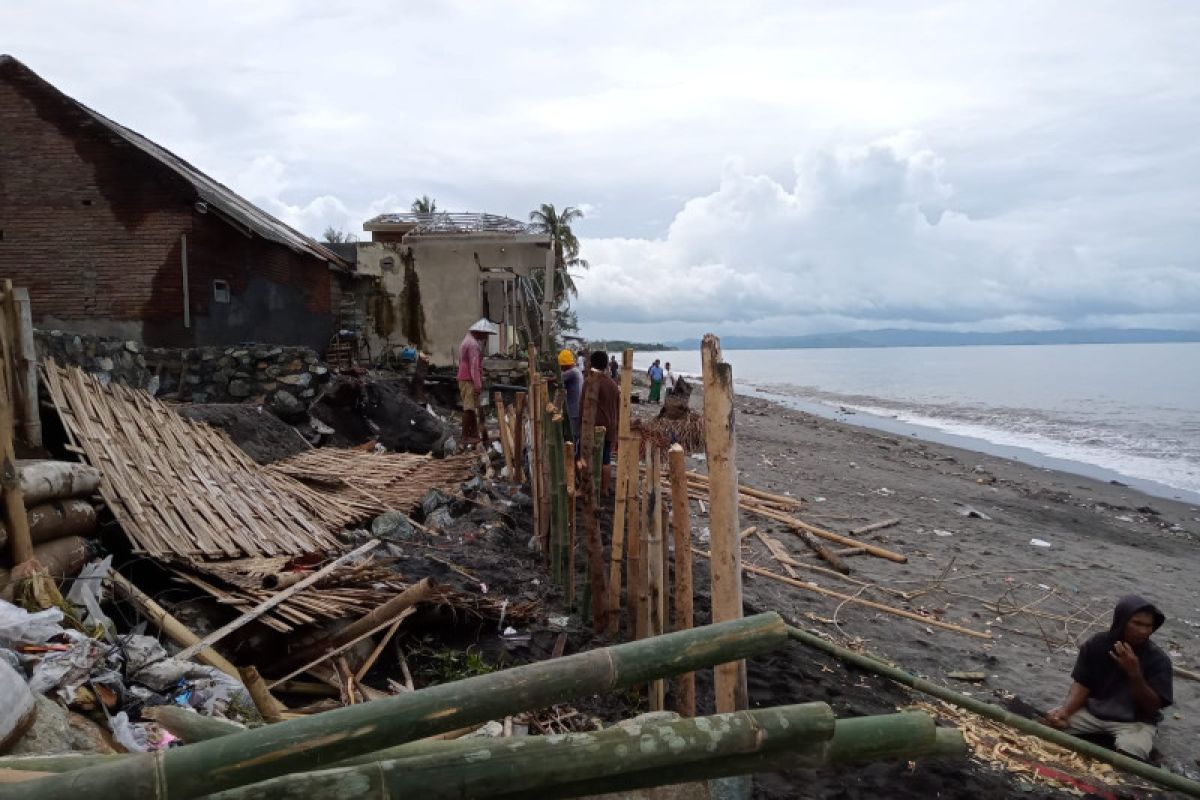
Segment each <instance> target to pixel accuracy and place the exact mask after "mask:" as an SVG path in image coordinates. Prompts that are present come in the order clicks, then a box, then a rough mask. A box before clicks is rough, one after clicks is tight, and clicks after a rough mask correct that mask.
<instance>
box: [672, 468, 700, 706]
mask: <svg viewBox="0 0 1200 800" xmlns="http://www.w3.org/2000/svg"><path fill="white" fill-rule="evenodd" d="M683 457H684V454H683V447H681V446H680V445H678V444H673V445H671V449H670V450H668V451H667V466H668V468H669V471H670V475H671V531H672V533H673V534H674V537H675V628H674V629H675V630H677V631H686V630H688V629H690V628H691V627H692V625H693V622H694V620H693V618H692V615H693V612H692V523H691V519H690V517H689V512H690V507H689V505H688V497H687V481H686V477H685V474H684V465H683ZM676 710H677V711H678V712H679V713H680V714H682V715H683V716H685V717H694V716H696V675H695V673H693V672H688V673H685V674H683V675H680V676H679V707H678V708H677V709H676Z"/></svg>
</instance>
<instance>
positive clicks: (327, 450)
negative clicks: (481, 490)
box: [264, 447, 475, 530]
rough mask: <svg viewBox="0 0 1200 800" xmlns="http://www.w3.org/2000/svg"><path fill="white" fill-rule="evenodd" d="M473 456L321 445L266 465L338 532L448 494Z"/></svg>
mask: <svg viewBox="0 0 1200 800" xmlns="http://www.w3.org/2000/svg"><path fill="white" fill-rule="evenodd" d="M474 460H475V457H474V456H473V455H469V454H468V455H457V456H448V457H446V458H432V457H431V456H421V455H414V454H412V453H374V452H362V451H361V450H355V449H352V448H333V447H319V448H316V449H313V450H307V451H305V452H303V453H301V454H299V455H297V456H293V457H292V458H288V459H284V460H283V461H277V462H275V463H274V464H270V465H269V466H267V467H265V468H264V469H265V470H266V472H267V473H268V474H269V475H270V476H272V477H278V478H286V479H290V480H285V481H283V482H281V483H280V484H279V488H280V490H281V491H283V492H285V493H288V494H290V495H291V496H292V497H294V498H295V499H296V500H297V501H298V502H299V503H300V504H301V505H303V507H304V508H305V509H306V510H307V511H308V512H309V513H310V514H312V515H313V516H314V517H316V518H318V519H320V520H321V521H322V522H324V523H325V525H326V526H327V527H329V528H330V529H331V530H339V529H341V528H344V527H346V526H348V525H353V524H356V523H359V522H362V521H364V520H367V519H370V518H371V517H375V516H378V515H379V514H382V513H383V512H385V511H390V510H396V511H403V512H411V511H412V510H413V509H414V508H415V507H416V506H417V504H418V503H420V502H421V499H422V498H423V497H425V495H426V494H427V493H428V492H429V491H430V490H431V489H441V490H443V491H447V492H451V493H453V492H455V491H457V487H458V485H459V484H461V483H462V482H463V481H465V480H467V479H468V478H469V477H470V476H471V468H472V464H473V462H474Z"/></svg>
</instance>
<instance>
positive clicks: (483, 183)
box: [0, 0, 1200, 339]
mask: <svg viewBox="0 0 1200 800" xmlns="http://www.w3.org/2000/svg"><path fill="white" fill-rule="evenodd" d="M1198 41H1200V3H1196V2H1194V0H1179V2H1156V1H1155V0H1148V1H1147V2H1141V3H1130V2H1128V1H1127V0H1121V1H1119V2H1111V1H1109V0H1079V1H1078V2H1057V3H1046V2H1043V0H1036V1H1032V0H1006V1H1005V2H986V1H985V0H961V1H959V0H949V1H946V2H932V1H931V2H923V3H917V2H900V0H845V1H844V2H838V3H830V2H795V1H794V0H793V1H789V0H781V2H767V1H765V0H764V1H763V2H753V1H749V2H742V3H697V2H695V1H694V0H691V1H690V2H669V1H667V2H654V3H633V2H630V3H624V2H612V1H610V2H605V3H591V4H585V3H572V2H562V1H561V0H559V1H558V2H549V1H548V0H546V1H545V2H541V1H539V2H527V3H506V4H500V3H479V2H469V1H467V0H464V1H463V2H438V1H437V0H426V1H425V2H396V0H392V1H391V2H383V1H382V0H357V1H356V2H353V3H345V4H343V3H339V2H336V0H321V1H320V2H313V1H310V0H298V1H297V2H284V1H283V0H255V2H253V3H247V2H207V3H178V2H168V1H166V0H163V1H162V2H120V3H100V2H86V3H85V2H78V1H75V2H72V1H71V0H57V1H56V2H49V3H36V4H35V3H17V2H5V3H3V5H2V6H0V51H2V52H8V53H10V54H12V55H14V56H16V57H17V58H20V59H21V60H23V61H24V62H25V63H26V64H27V65H29V66H30V67H32V68H33V69H34V70H36V71H37V72H39V73H40V74H41V75H42V76H43V77H45V78H47V79H48V80H50V81H51V82H53V83H55V84H56V85H58V86H59V87H60V88H62V89H63V90H65V91H66V92H67V93H68V94H71V95H73V96H74V97H76V98H78V99H80V100H82V101H83V102H85V103H87V104H88V105H90V106H92V107H93V108H95V109H97V110H99V111H101V112H102V113H104V114H107V115H108V116H110V117H113V118H114V119H116V120H118V121H119V122H122V123H124V124H126V125H128V126H130V127H132V128H134V129H136V130H138V131H140V132H142V133H144V134H146V135H148V136H150V137H151V138H153V139H155V140H157V141H158V142H160V143H162V144H164V145H165V146H167V147H169V148H171V149H172V150H174V151H176V152H177V153H179V154H180V155H182V156H184V157H185V158H188V159H189V160H191V161H192V162H193V163H195V164H196V165H197V166H199V167H200V168H202V169H204V170H205V171H207V172H209V173H210V174H212V175H214V176H215V177H217V178H218V179H220V180H222V181H224V182H226V183H228V184H229V185H231V186H232V187H233V188H234V189H236V190H237V191H239V192H241V193H242V194H244V195H246V196H248V197H250V198H251V199H253V200H254V201H256V202H258V203H260V204H261V205H263V206H264V207H265V208H267V209H268V210H270V211H272V212H273V213H275V214H277V215H278V216H280V217H282V218H283V219H285V220H286V221H288V222H290V223H291V224H293V225H295V226H296V227H299V228H301V229H302V230H304V231H306V232H308V233H311V234H314V235H319V234H320V232H321V231H322V230H324V228H325V227H326V226H327V225H333V226H335V227H338V228H342V229H346V230H352V231H358V230H359V229H360V227H361V223H362V221H363V220H364V219H366V218H367V217H369V216H371V215H373V214H375V213H378V212H380V211H384V210H399V209H403V208H405V207H407V205H408V203H409V202H410V201H411V199H412V197H413V196H415V195H417V194H422V193H427V194H430V195H432V196H434V197H436V198H437V200H438V204H439V206H440V207H443V208H447V209H450V210H473V211H490V212H494V213H503V214H508V215H510V216H514V217H518V218H525V216H526V215H527V213H528V211H529V210H530V209H531V208H534V207H536V206H537V205H538V204H539V203H541V202H553V203H556V204H557V205H559V206H560V207H561V206H563V205H576V206H579V207H582V208H584V209H585V210H586V211H587V218H586V220H584V221H583V222H581V223H579V224H578V227H577V233H578V234H579V235H580V237H581V238H582V239H583V240H584V256H585V257H586V258H588V259H589V260H590V261H591V264H592V268H591V270H590V271H589V272H588V273H586V274H585V275H583V276H581V277H580V278H579V286H580V298H579V300H578V303H577V307H578V309H579V312H580V319H581V321H582V324H583V327H584V332H585V333H587V334H589V335H593V336H598V337H599V336H625V337H635V338H660V339H671V338H681V337H686V336H695V335H698V334H700V333H703V332H704V331H707V330H714V331H717V332H720V333H725V334H731V333H754V334H772V333H784V332H820V331H836V330H847V329H853V328H879V327H891V326H901V327H927V328H947V329H955V330H964V329H973V330H1004V329H1012V328H1031V327H1032V328H1052V327H1063V326H1069V327H1076V326H1083V327H1086V326H1101V325H1103V326H1108V325H1113V326H1125V327H1128V326H1145V327H1185V328H1192V329H1200V225H1198V224H1197V221H1198V219H1200V47H1198V46H1197V44H1196V43H1197V42H1198Z"/></svg>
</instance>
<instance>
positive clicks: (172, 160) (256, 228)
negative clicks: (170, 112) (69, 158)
mask: <svg viewBox="0 0 1200 800" xmlns="http://www.w3.org/2000/svg"><path fill="white" fill-rule="evenodd" d="M0 78H8V79H10V80H11V79H13V78H17V79H19V80H21V81H23V82H25V83H32V84H34V85H35V86H36V87H37V88H39V89H41V90H42V91H45V92H49V93H51V94H52V95H53V96H55V97H56V98H57V99H59V100H60V101H61V102H64V103H67V104H70V105H72V106H74V107H75V108H77V109H78V110H79V111H81V112H83V113H84V114H85V115H86V116H87V117H90V118H91V120H92V121H94V122H96V123H98V124H99V125H101V126H103V127H104V128H105V129H107V130H108V131H110V132H111V133H113V134H115V135H116V136H118V137H119V138H121V139H123V140H124V141H125V142H127V143H129V144H131V145H133V146H134V147H136V148H137V149H138V150H140V151H142V152H143V153H145V154H146V155H148V156H150V157H151V158H153V159H154V160H155V161H157V162H158V163H160V164H162V165H163V166H164V167H166V168H167V169H169V170H171V171H172V172H174V173H175V174H176V175H177V176H179V177H180V178H182V179H183V180H184V181H186V182H187V183H189V184H190V185H191V186H192V188H193V189H194V190H195V192H196V199H197V201H199V202H203V203H205V204H206V205H207V206H208V210H210V211H214V212H216V213H217V214H219V215H220V216H221V217H222V218H223V219H225V221H226V222H228V223H230V224H232V225H234V226H235V227H239V228H244V229H245V230H246V232H250V233H254V234H257V235H258V236H260V237H262V238H263V239H267V240H268V241H272V242H275V243H276V244H281V245H283V246H284V247H287V248H289V249H291V250H293V251H295V252H297V253H307V254H308V255H311V256H313V257H315V258H319V259H321V260H322V261H328V262H330V264H331V265H333V266H336V267H338V268H340V269H345V268H346V267H347V266H348V264H347V263H346V261H345V260H344V259H343V258H341V257H340V256H339V255H337V254H336V253H334V252H332V251H331V250H329V248H327V247H325V246H324V245H322V244H321V243H320V242H318V241H317V240H316V239H313V238H311V237H309V236H306V235H304V234H303V233H301V232H300V231H298V230H296V229H295V228H292V227H291V226H289V225H287V224H286V223H284V222H282V221H281V220H279V219H276V218H275V217H273V216H271V215H270V214H268V213H267V212H266V211H264V210H263V209H261V208H259V207H258V206H256V205H254V204H253V203H251V202H250V201H249V200H247V199H246V198H244V197H242V196H241V195H239V194H238V193H237V192H235V191H233V190H232V189H230V188H229V187H228V186H225V185H224V184H222V183H220V182H219V181H216V180H214V179H213V178H210V177H209V176H208V175H205V174H204V173H203V172H201V171H200V170H199V169H197V168H196V167H194V166H192V165H191V164H189V163H188V162H187V161H185V160H183V159H182V158H180V157H179V156H177V155H175V154H174V153H172V152H171V151H170V150H168V149H167V148H165V147H163V146H162V145H159V144H156V143H155V142H152V141H150V140H149V139H147V138H146V137H145V136H142V135H141V134H140V133H138V132H137V131H133V130H130V129H129V128H126V127H125V126H124V125H121V124H119V123H117V122H114V121H113V120H111V119H109V118H108V117H106V116H104V115H103V114H101V113H99V112H97V111H93V110H92V109H90V108H88V107H87V106H85V105H84V104H83V103H80V102H79V101H78V100H75V99H73V98H71V97H68V96H67V95H65V94H63V93H62V92H61V91H60V90H59V89H58V88H56V87H55V86H54V85H53V84H51V83H49V82H48V81H46V80H45V79H43V78H42V77H41V76H40V75H38V74H37V73H36V72H34V71H33V70H31V69H30V68H29V67H27V66H25V65H24V64H22V63H21V62H20V61H18V60H17V59H15V58H13V57H12V56H9V55H4V54H0Z"/></svg>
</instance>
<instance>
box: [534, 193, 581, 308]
mask: <svg viewBox="0 0 1200 800" xmlns="http://www.w3.org/2000/svg"><path fill="white" fill-rule="evenodd" d="M577 219H583V212H582V211H580V210H579V209H578V208H575V207H574V206H567V207H566V208H564V209H563V210H562V211H561V212H559V211H558V210H556V209H555V208H554V204H553V203H542V207H541V208H539V209H538V210H537V211H531V212H529V222H530V223H531V227H532V228H533V229H534V230H535V231H536V232H538V233H545V234H548V235H549V236H550V240H551V241H552V242H553V243H554V299H555V301H559V302H560V301H561V300H562V299H563V298H564V297H565V296H567V295H570V296H572V297H574V296H575V295H576V290H575V281H574V280H572V279H571V274H570V273H569V272H568V271H567V268H568V267H578V268H580V269H587V268H588V262H587V261H586V260H585V259H582V258H580V257H579V239H577V238H576V237H575V232H574V231H572V230H571V223H572V222H574V221H575V220H577Z"/></svg>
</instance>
